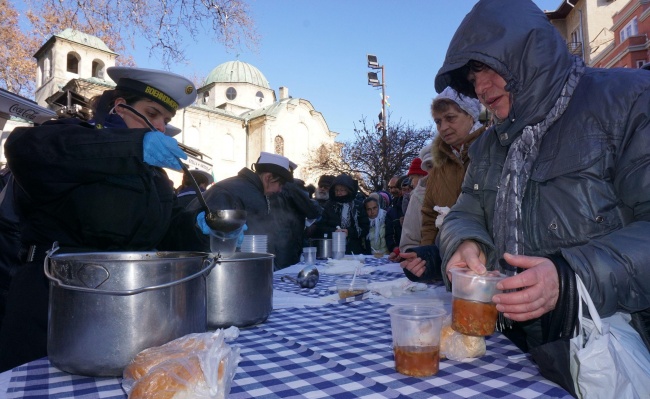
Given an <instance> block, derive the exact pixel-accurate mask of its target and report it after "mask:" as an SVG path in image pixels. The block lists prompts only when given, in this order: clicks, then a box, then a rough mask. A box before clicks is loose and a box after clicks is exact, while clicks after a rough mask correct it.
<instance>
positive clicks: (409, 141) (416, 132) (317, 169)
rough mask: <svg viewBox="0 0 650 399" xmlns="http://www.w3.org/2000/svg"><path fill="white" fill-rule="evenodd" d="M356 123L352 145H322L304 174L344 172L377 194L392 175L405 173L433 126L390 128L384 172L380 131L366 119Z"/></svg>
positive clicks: (430, 133)
mask: <svg viewBox="0 0 650 399" xmlns="http://www.w3.org/2000/svg"><path fill="white" fill-rule="evenodd" d="M359 123H360V125H359V126H357V125H356V124H355V127H354V141H353V142H351V143H343V144H342V143H334V145H330V146H327V145H323V146H321V148H320V149H319V150H318V151H317V152H316V153H314V154H311V156H310V157H309V159H308V160H307V163H306V165H305V169H304V170H305V172H306V173H307V174H308V175H309V176H310V177H313V178H317V177H318V176H320V175H323V174H333V175H338V174H341V173H347V174H349V175H351V176H353V177H354V178H356V179H357V180H358V181H359V186H360V187H361V189H362V190H363V191H365V192H372V191H377V190H379V189H381V188H382V185H383V182H384V181H387V180H390V178H391V177H392V176H396V175H397V176H399V175H402V174H404V173H406V171H407V170H408V167H409V166H410V164H411V161H412V160H413V158H416V157H417V156H418V154H419V152H420V150H421V149H422V147H424V146H425V145H426V144H427V143H428V142H429V141H430V140H431V139H432V131H433V126H429V127H427V128H421V129H417V128H415V127H413V126H412V125H410V124H407V123H403V122H402V121H401V120H400V121H399V122H397V123H395V124H392V125H389V126H388V129H387V131H386V139H387V152H386V158H387V162H386V163H387V168H386V169H384V166H383V165H384V163H383V162H382V159H383V157H382V146H381V139H382V131H381V130H380V129H377V126H372V127H371V128H368V126H367V125H366V118H365V117H363V118H362V119H361V120H360V121H359Z"/></svg>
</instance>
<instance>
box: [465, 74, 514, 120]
mask: <svg viewBox="0 0 650 399" xmlns="http://www.w3.org/2000/svg"><path fill="white" fill-rule="evenodd" d="M467 80H468V81H469V82H470V83H471V84H472V85H474V91H475V92H476V96H477V97H478V99H479V101H480V102H481V104H483V105H485V107H486V108H487V109H488V110H489V111H490V112H492V113H493V114H494V115H495V116H496V117H497V118H499V119H501V120H503V119H506V118H507V117H508V114H509V113H510V106H511V101H510V92H508V91H506V81H505V80H504V79H503V78H502V77H501V75H499V74H498V73H496V71H494V69H491V68H489V67H487V66H486V67H484V68H483V69H481V70H480V71H472V70H470V71H469V73H468V74H467Z"/></svg>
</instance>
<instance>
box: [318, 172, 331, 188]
mask: <svg viewBox="0 0 650 399" xmlns="http://www.w3.org/2000/svg"><path fill="white" fill-rule="evenodd" d="M332 183H334V176H332V175H322V176H321V177H320V178H319V179H318V185H319V186H321V185H325V186H327V187H332Z"/></svg>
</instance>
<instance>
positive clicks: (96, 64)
mask: <svg viewBox="0 0 650 399" xmlns="http://www.w3.org/2000/svg"><path fill="white" fill-rule="evenodd" d="M92 68H93V70H92V77H93V78H98V79H104V63H103V62H101V61H100V60H94V61H93V65H92Z"/></svg>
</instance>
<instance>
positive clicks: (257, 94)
mask: <svg viewBox="0 0 650 399" xmlns="http://www.w3.org/2000/svg"><path fill="white" fill-rule="evenodd" d="M255 97H257V99H258V100H259V102H262V101H264V93H262V92H261V91H258V92H257V93H256V94H255Z"/></svg>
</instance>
